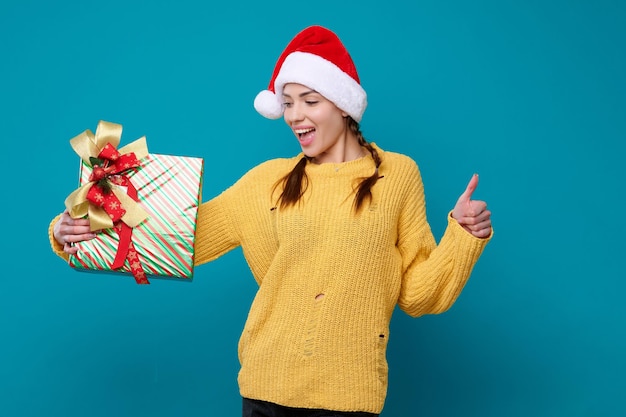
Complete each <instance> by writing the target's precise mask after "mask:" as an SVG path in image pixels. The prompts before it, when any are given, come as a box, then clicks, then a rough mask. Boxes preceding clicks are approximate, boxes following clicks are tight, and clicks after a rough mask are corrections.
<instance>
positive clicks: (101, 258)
mask: <svg viewBox="0 0 626 417" xmlns="http://www.w3.org/2000/svg"><path fill="white" fill-rule="evenodd" d="M202 171H203V160H202V159H201V158H193V157H180V156H171V155H157V154H149V155H148V156H147V157H146V158H144V159H143V160H142V161H141V167H140V168H139V169H137V171H135V172H130V173H128V175H127V176H128V178H129V179H130V180H131V182H132V183H133V185H134V186H135V188H136V189H137V194H138V199H139V204H140V205H141V206H142V207H143V208H144V210H146V211H147V212H148V213H149V217H148V218H147V219H146V220H145V221H144V222H142V223H141V224H140V225H138V226H137V227H135V228H134V229H133V234H132V242H133V245H134V246H135V249H136V250H137V253H138V255H139V258H140V262H141V264H142V268H143V270H144V271H145V272H146V274H148V275H151V276H155V277H174V278H185V279H189V278H192V276H193V253H194V244H195V225H196V218H197V213H198V204H199V202H200V187H201V183H202ZM90 173H91V167H90V166H88V165H87V164H84V163H81V170H80V183H81V184H84V183H86V182H88V180H89V175H90ZM118 242H119V236H118V234H117V233H116V232H115V230H114V229H107V230H104V231H102V232H101V233H99V235H98V237H97V238H96V239H92V240H90V241H85V242H80V243H79V244H78V246H79V251H78V253H77V254H76V255H75V256H71V257H70V266H72V267H74V268H77V269H86V270H95V271H111V265H112V263H113V259H114V258H115V254H116V252H117V245H118ZM115 271H116V272H124V273H129V274H130V267H129V266H128V262H125V264H124V266H123V267H122V268H120V269H117V270H115Z"/></svg>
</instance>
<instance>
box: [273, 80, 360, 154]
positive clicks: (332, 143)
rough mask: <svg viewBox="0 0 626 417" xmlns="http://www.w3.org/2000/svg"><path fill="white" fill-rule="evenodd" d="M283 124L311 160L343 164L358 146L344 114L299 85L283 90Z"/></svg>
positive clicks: (312, 91)
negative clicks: (284, 123)
mask: <svg viewBox="0 0 626 417" xmlns="http://www.w3.org/2000/svg"><path fill="white" fill-rule="evenodd" d="M283 103H284V105H285V113H284V118H285V122H286V123H287V125H289V127H290V128H291V130H292V131H293V132H294V134H295V135H296V138H297V139H298V142H299V143H300V146H301V147H302V152H304V154H305V155H306V156H308V157H310V158H313V161H314V162H316V163H318V164H321V163H325V162H344V161H346V160H349V159H353V158H351V155H352V153H354V151H355V149H357V148H358V152H359V153H360V145H358V142H357V140H356V137H355V136H354V135H353V134H352V133H351V132H350V131H349V129H348V125H347V123H346V117H347V114H346V113H345V112H343V111H341V110H340V109H339V108H338V107H337V106H335V104H334V103H332V102H331V101H329V100H327V99H326V98H324V96H322V95H321V94H320V93H318V92H316V91H315V90H312V89H310V88H308V87H306V86H303V85H301V84H285V86H284V88H283Z"/></svg>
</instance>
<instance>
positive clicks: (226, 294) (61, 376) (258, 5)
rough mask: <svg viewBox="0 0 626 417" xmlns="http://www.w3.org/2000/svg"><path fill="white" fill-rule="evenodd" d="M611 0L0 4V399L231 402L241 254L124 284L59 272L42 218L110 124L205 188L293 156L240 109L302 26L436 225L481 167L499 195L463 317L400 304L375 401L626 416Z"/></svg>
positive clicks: (451, 411) (209, 406)
mask: <svg viewBox="0 0 626 417" xmlns="http://www.w3.org/2000/svg"><path fill="white" fill-rule="evenodd" d="M370 3H371V4H370ZM624 4H625V3H624V2H621V1H617V0H616V1H608V0H597V1H594V2H591V1H589V2H587V1H574V0H570V1H564V0H553V1H539V0H516V1H513V0H504V1H503V0H476V1H472V2H466V1H460V0H457V1H435V0H430V1H421V0H420V1H418V0H416V1H406V2H402V1H396V0H389V1H385V2H366V3H362V2H353V3H351V2H338V1H325V0H320V1H317V2H292V1H289V2H283V1H273V2H247V3H246V2H244V3H242V2H220V3H219V4H215V3H214V2H201V1H189V0H179V1H176V2H171V3H170V2H166V1H158V0H152V1H143V2H138V1H130V0H126V1H118V0H110V1H106V2H102V1H100V2H88V1H59V2H44V1H29V0H22V1H13V2H10V1H9V2H7V1H5V2H3V3H2V5H1V6H0V106H1V107H0V110H1V111H0V117H1V126H0V132H1V138H2V146H3V149H2V151H1V152H0V157H1V158H2V159H1V162H2V167H3V174H4V178H5V179H4V181H3V193H2V194H3V200H4V201H5V204H7V206H5V210H4V220H3V224H4V228H3V234H2V239H0V240H1V241H2V248H3V250H2V272H1V273H0V275H1V281H0V282H1V284H0V415H2V416H11V417H12V416H43V415H48V416H65V417H72V416H93V417H98V416H120V417H123V416H150V417H161V416H188V417H193V416H214V415H223V416H236V415H238V414H239V409H240V398H239V395H238V391H237V384H236V373H237V370H238V362H237V355H236V347H237V340H238V337H239V333H240V331H241V329H242V327H243V323H244V320H245V317H246V314H247V310H248V306H249V303H250V302H251V299H252V297H253V295H254V291H255V284H254V281H253V280H252V278H251V275H250V272H249V270H248V268H247V266H246V264H245V262H244V261H243V258H242V255H241V252H240V251H239V250H236V251H233V252H231V253H229V254H227V255H226V256H224V257H222V258H220V259H219V260H217V261H215V262H213V263H211V264H207V265H203V266H201V267H199V268H198V269H197V270H196V275H195V278H194V280H193V282H192V283H181V282H175V281H168V280H152V284H151V285H150V286H138V285H135V283H134V281H133V280H132V278H129V277H122V276H115V275H113V276H112V275H95V274H85V273H79V272H76V271H74V270H72V269H70V268H69V267H68V266H67V265H65V264H64V263H63V262H62V261H61V260H60V259H59V258H58V257H56V256H55V255H53V254H52V252H51V251H50V248H49V244H48V237H47V233H46V231H47V228H48V224H49V221H50V219H51V218H52V217H53V216H54V215H56V214H57V213H59V212H60V211H61V210H62V209H63V200H64V199H65V197H66V196H67V195H68V194H69V193H70V192H71V191H72V190H73V189H74V188H76V186H77V176H78V158H77V156H76V155H75V154H74V153H73V151H72V149H71V147H70V146H69V143H68V141H69V139H70V138H72V137H73V136H75V135H77V134H78V133H80V132H82V131H83V130H85V129H92V130H95V128H96V125H97V122H98V121H99V120H107V121H111V122H116V123H120V124H122V125H123V126H124V133H123V137H122V143H128V142H130V141H132V140H134V139H136V138H138V137H139V136H142V135H146V136H147V139H148V144H149V148H150V150H151V151H152V152H155V153H168V154H176V155H187V156H200V157H204V158H205V163H206V166H205V175H204V188H203V195H204V199H205V200H206V199H209V198H211V197H213V196H215V195H216V194H218V193H219V192H220V191H221V190H223V189H224V188H226V187H227V186H228V185H230V184H231V183H233V182H234V181H235V180H236V179H237V178H239V177H240V176H241V175H242V174H243V173H244V172H245V171H246V170H248V169H249V168H251V167H252V166H254V165H255V164H257V163H259V162H261V161H264V160H266V159H268V158H272V157H278V156H290V155H293V154H294V153H296V152H298V151H299V147H298V145H297V143H296V142H295V141H294V140H293V137H292V136H291V133H290V132H289V131H288V129H287V128H286V127H285V125H284V124H283V122H281V121H270V120H267V119H264V118H263V117H261V116H259V115H258V114H257V113H256V112H255V111H254V109H253V107H252V101H253V99H254V96H255V95H256V93H257V92H258V91H260V90H261V89H263V88H265V87H266V85H267V83H268V81H269V77H270V75H271V71H272V69H273V66H274V63H275V61H276V59H277V57H278V55H279V54H280V52H281V51H282V49H283V48H284V46H285V45H286V43H287V42H288V41H289V40H290V39H291V37H292V36H293V35H295V33H297V32H298V31H299V30H301V29H302V28H304V27H305V26H308V25H310V24H322V25H325V26H328V27H330V28H332V29H333V30H334V31H336V32H337V33H338V34H339V36H340V37H341V38H342V40H343V41H344V43H345V44H346V46H347V47H348V49H349V50H350V52H351V54H352V56H353V58H354V60H355V62H356V64H357V67H358V68H359V72H360V76H361V81H362V84H363V86H364V88H365V89H366V90H367V92H368V96H369V102H370V105H369V107H368V109H367V111H366V113H365V116H364V120H363V123H362V128H363V131H364V134H365V136H366V138H368V139H369V140H370V141H374V142H376V143H377V144H379V145H380V146H381V147H383V148H384V149H386V150H393V151H397V152H402V153H405V154H408V155H410V156H411V157H413V158H414V159H415V160H416V161H417V162H418V164H419V165H420V168H421V170H422V175H423V178H424V182H425V187H426V196H427V203H428V215H429V220H430V222H431V226H432V228H433V231H434V233H435V235H436V237H437V239H439V238H440V236H441V234H442V233H443V229H444V227H445V218H446V213H447V212H448V210H449V209H451V208H452V206H453V205H454V203H455V201H456V199H457V198H458V196H459V195H460V193H461V192H462V191H463V190H464V188H465V186H466V183H467V181H468V180H469V179H470V176H471V174H472V173H474V172H478V173H479V174H480V184H479V187H478V190H477V192H476V194H475V197H476V198H479V199H484V200H486V201H487V202H488V203H489V207H490V208H491V209H492V211H493V222H494V225H495V229H496V234H495V237H494V239H493V241H492V242H491V243H490V245H489V246H488V247H487V249H486V251H485V252H484V254H483V256H482V258H481V259H480V261H479V262H478V264H477V266H476V268H475V269H474V273H473V276H472V278H471V280H470V281H469V283H468V285H467V286H466V289H465V291H464V292H463V294H462V295H461V297H460V298H459V300H458V302H457V303H456V304H455V305H454V306H453V307H452V309H451V310H450V311H448V312H447V313H445V314H443V315H438V316H428V317H423V318H420V319H411V318H409V317H408V316H406V315H404V314H403V313H401V312H400V311H398V312H397V313H396V314H395V315H394V318H393V320H392V333H391V339H390V345H389V352H388V359H389V362H390V367H391V371H390V386H389V395H388V400H387V403H386V408H385V410H384V412H383V416H414V415H415V416H460V415H463V416H480V417H485V416H494V417H495V416H498V417H501V416H508V417H514V416H529V415H530V416H550V417H553V416H623V415H626V405H625V403H624V400H623V394H624V391H625V389H626V382H625V380H624V378H625V377H624V375H625V373H626V361H625V355H624V353H625V352H626V331H625V319H626V303H624V294H625V293H626V282H625V281H626V279H625V278H626V274H625V273H624V249H625V245H624V243H623V237H624V235H625V233H626V230H625V229H626V228H625V226H624V223H625V221H624V214H623V211H624V210H623V208H624V204H623V193H624V167H623V159H624V155H625V153H624V143H625V141H626V117H625V116H626V82H625V77H624V75H625V74H626V47H625V46H626V28H625V25H624V21H625V18H626V7H625V6H624Z"/></svg>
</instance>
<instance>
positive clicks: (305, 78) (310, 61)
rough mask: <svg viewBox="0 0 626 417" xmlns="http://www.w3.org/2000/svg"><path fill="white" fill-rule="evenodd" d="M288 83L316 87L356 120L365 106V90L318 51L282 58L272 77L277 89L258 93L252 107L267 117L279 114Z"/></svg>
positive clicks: (292, 54)
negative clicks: (276, 72) (280, 64)
mask: <svg viewBox="0 0 626 417" xmlns="http://www.w3.org/2000/svg"><path fill="white" fill-rule="evenodd" d="M288 83H296V84H302V85H304V86H306V87H308V88H311V89H313V90H315V91H317V92H318V93H320V94H321V95H322V96H324V97H325V98H327V99H328V100H330V101H332V102H333V103H334V104H335V105H336V106H337V107H338V108H340V109H341V110H343V111H345V112H346V113H348V114H349V115H350V116H351V117H352V118H353V119H354V120H355V121H357V122H360V121H361V117H362V116H363V112H364V111H365V108H366V107H367V94H366V93H365V90H364V89H363V88H362V87H361V85H360V84H359V83H358V82H357V81H356V80H355V79H354V78H352V77H351V76H350V75H348V74H347V73H345V72H344V71H342V70H341V69H340V68H339V67H337V66H336V65H335V64H333V63H332V62H330V61H328V60H326V59H324V58H322V57H320V56H319V55H315V54H311V53H308V52H293V53H291V54H290V55H289V56H287V58H285V62H283V65H282V66H281V68H280V71H279V73H278V75H277V76H276V79H275V80H274V91H275V92H276V93H275V94H272V92H271V91H269V90H264V91H262V92H261V93H259V94H258V95H257V97H256V98H255V100H254V107H255V109H256V110H257V111H258V112H259V113H261V114H262V115H263V116H265V117H268V118H270V119H277V118H279V117H280V116H281V115H282V113H283V110H284V109H283V105H282V101H283V100H282V95H283V87H284V86H285V84H288ZM267 93H269V94H270V95H273V96H274V97H273V98H272V97H271V96H269V95H268V94H267ZM276 106H278V107H276Z"/></svg>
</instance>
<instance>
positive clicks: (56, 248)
mask: <svg viewBox="0 0 626 417" xmlns="http://www.w3.org/2000/svg"><path fill="white" fill-rule="evenodd" d="M60 218H61V215H60V214H59V215H57V216H56V217H55V218H54V219H52V221H51V222H50V225H49V226H48V239H50V247H51V248H52V252H54V253H55V254H57V255H58V256H60V257H61V258H62V259H64V260H65V261H67V260H68V259H69V257H70V255H69V254H67V253H65V252H63V245H61V244H60V243H59V242H57V241H56V239H55V238H54V225H55V224H56V223H57V222H58V221H59V219H60Z"/></svg>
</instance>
